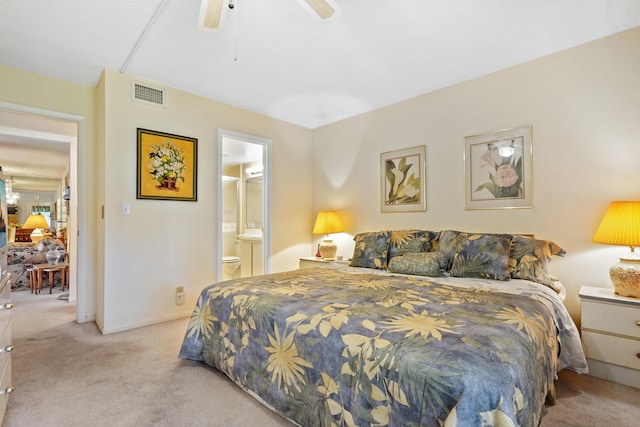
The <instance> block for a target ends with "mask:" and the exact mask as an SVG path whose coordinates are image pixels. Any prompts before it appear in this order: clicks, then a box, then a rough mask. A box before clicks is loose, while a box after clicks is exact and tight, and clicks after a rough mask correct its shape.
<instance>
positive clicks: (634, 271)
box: [609, 258, 640, 298]
mask: <svg viewBox="0 0 640 427" xmlns="http://www.w3.org/2000/svg"><path fill="white" fill-rule="evenodd" d="M609 276H610V277H611V282H612V283H613V288H614V290H615V293H616V294H618V295H622V296H623V297H633V298H640V259H626V258H620V262H619V263H617V264H615V265H612V266H611V268H610V269H609Z"/></svg>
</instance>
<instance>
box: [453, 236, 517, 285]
mask: <svg viewBox="0 0 640 427" xmlns="http://www.w3.org/2000/svg"><path fill="white" fill-rule="evenodd" d="M464 234H465V235H464V236H462V237H461V238H460V239H459V240H458V250H457V251H456V253H455V255H454V258H453V263H452V265H451V276H454V277H477V278H482V279H493V280H509V279H510V278H511V275H510V270H509V259H510V253H511V241H512V240H513V236H512V235H511V234H468V233H464Z"/></svg>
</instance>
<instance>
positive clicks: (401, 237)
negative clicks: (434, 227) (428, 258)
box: [389, 230, 440, 262]
mask: <svg viewBox="0 0 640 427" xmlns="http://www.w3.org/2000/svg"><path fill="white" fill-rule="evenodd" d="M439 237H440V233H439V232H436V231H426V230H395V231H391V235H390V236H389V262H390V261H391V259H393V258H394V257H397V256H400V255H403V254H406V253H408V252H430V251H433V250H434V249H435V246H436V245H437V242H438V238H439Z"/></svg>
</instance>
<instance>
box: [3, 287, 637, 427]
mask: <svg viewBox="0 0 640 427" xmlns="http://www.w3.org/2000/svg"><path fill="white" fill-rule="evenodd" d="M59 295H60V293H59V291H58V292H56V291H54V294H53V295H49V294H42V295H32V294H30V293H29V292H15V293H14V294H13V300H14V302H15V304H16V306H15V308H14V310H13V314H12V316H13V325H12V326H13V343H14V344H15V346H16V349H15V351H14V353H12V354H13V356H12V357H13V385H14V386H15V388H16V390H15V392H14V393H13V394H12V395H11V397H10V399H9V406H8V409H7V415H6V417H5V422H4V424H3V426H4V427H23V426H30V427H37V426H47V427H53V426H65V427H75V426H97V427H100V426H136V427H138V426H260V427H263V426H265V427H268V426H291V424H289V423H288V422H287V421H285V420H284V419H282V418H280V417H279V416H277V415H275V414H273V413H272V412H271V411H269V410H268V409H266V408H265V407H263V406H262V405H260V404H259V403H258V402H257V401H256V400H255V399H253V398H252V397H250V396H249V395H247V394H245V393H244V392H243V391H241V390H240V389H239V388H238V387H236V386H235V385H234V384H233V383H231V382H230V381H229V380H228V379H227V378H226V377H225V376H223V375H221V374H219V373H218V372H216V371H214V370H213V369H210V368H208V367H206V366H204V365H201V364H199V363H196V362H190V361H183V360H179V359H178V358H177V353H178V350H179V347H180V343H181V341H182V337H183V335H184V331H185V328H186V325H187V319H184V320H178V321H172V322H167V323H163V324H160V325H154V326H149V327H145V328H140V329H136V330H133V331H128V332H122V333H118V334H112V335H106V336H102V335H100V334H99V333H98V330H97V328H96V326H95V325H94V324H93V323H89V324H77V323H75V321H74V319H75V314H74V313H75V308H74V306H73V305H71V304H69V303H68V302H66V301H62V300H59V299H58V296H59ZM557 392H558V403H557V405H556V406H553V407H549V408H548V413H547V415H545V417H544V418H543V420H542V424H541V425H542V426H543V427H551V426H580V427H587V426H635V425H638V420H639V419H640V390H639V389H634V388H630V387H625V386H621V385H618V384H614V383H610V382H607V381H603V380H599V379H597V378H592V377H589V376H585V375H582V376H581V375H575V374H572V373H564V372H563V373H561V377H560V380H559V381H558V383H557Z"/></svg>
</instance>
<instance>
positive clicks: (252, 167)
mask: <svg viewBox="0 0 640 427" xmlns="http://www.w3.org/2000/svg"><path fill="white" fill-rule="evenodd" d="M270 166H271V141H270V140H268V139H265V138H260V137H256V136H253V135H247V134H242V133H238V132H234V131H229V130H225V129H220V130H219V131H218V173H217V178H218V183H217V184H218V185H217V188H218V198H217V200H218V203H217V211H218V212H217V218H218V223H217V228H218V236H219V238H218V239H216V241H217V244H218V250H217V253H218V269H217V271H218V280H229V279H233V278H238V277H250V276H257V275H260V274H264V273H268V272H269V271H270V264H271V217H270V212H271V179H270V173H271V167H270Z"/></svg>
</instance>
